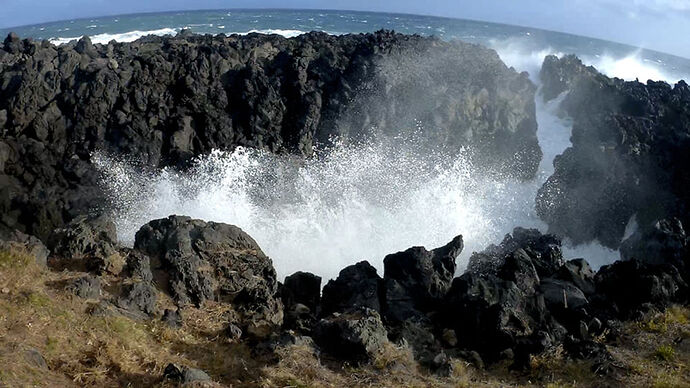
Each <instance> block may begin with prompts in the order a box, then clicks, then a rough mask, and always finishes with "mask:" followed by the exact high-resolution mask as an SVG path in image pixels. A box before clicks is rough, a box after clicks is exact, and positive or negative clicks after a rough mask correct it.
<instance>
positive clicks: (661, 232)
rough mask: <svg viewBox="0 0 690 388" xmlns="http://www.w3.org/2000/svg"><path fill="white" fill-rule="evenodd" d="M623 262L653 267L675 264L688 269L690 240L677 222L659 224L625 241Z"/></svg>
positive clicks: (644, 228) (678, 221) (648, 227)
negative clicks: (632, 261) (638, 262)
mask: <svg viewBox="0 0 690 388" xmlns="http://www.w3.org/2000/svg"><path fill="white" fill-rule="evenodd" d="M620 252H621V259H623V260H633V259H634V260H639V261H642V262H644V263H647V264H651V265H661V264H672V265H674V266H676V267H677V268H679V269H685V268H686V266H687V265H688V264H690V262H689V260H690V240H689V239H688V236H686V234H685V230H684V229H683V224H682V223H681V222H680V220H678V219H677V218H674V219H669V220H659V221H656V222H654V223H653V224H652V225H651V226H647V227H643V228H640V229H639V230H637V231H636V232H635V233H633V235H632V236H630V237H629V238H628V239H626V240H625V241H623V243H622V244H621V247H620Z"/></svg>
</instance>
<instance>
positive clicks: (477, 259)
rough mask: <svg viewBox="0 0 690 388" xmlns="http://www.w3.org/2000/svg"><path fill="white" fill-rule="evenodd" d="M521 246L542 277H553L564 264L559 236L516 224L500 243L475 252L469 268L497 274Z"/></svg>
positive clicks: (479, 271) (472, 270)
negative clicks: (507, 259)
mask: <svg viewBox="0 0 690 388" xmlns="http://www.w3.org/2000/svg"><path fill="white" fill-rule="evenodd" d="M519 249H522V250H523V252H524V254H526V255H527V256H528V257H529V258H530V260H531V261H532V265H534V268H535V270H536V271H537V274H538V275H539V276H543V277H549V276H552V275H553V274H554V273H555V272H556V271H557V270H558V269H559V268H560V267H561V265H562V264H563V254H562V252H561V241H560V239H559V238H557V237H556V236H554V235H551V234H542V233H540V232H539V231H538V230H536V229H525V228H520V227H517V228H515V229H513V233H512V234H508V235H506V236H505V238H504V239H503V241H502V242H501V244H499V245H498V246H496V245H490V246H488V247H487V248H486V249H484V250H483V251H482V252H479V253H473V254H472V256H471V257H470V261H469V263H468V265H467V270H468V271H470V272H475V273H480V274H481V273H495V272H496V270H497V269H498V268H500V267H501V266H503V264H504V263H505V260H506V258H507V257H508V256H509V255H511V254H513V253H514V252H516V251H517V250H519ZM521 254H522V253H520V255H521Z"/></svg>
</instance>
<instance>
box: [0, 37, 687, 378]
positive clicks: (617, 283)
mask: <svg viewBox="0 0 690 388" xmlns="http://www.w3.org/2000/svg"><path fill="white" fill-rule="evenodd" d="M420 74H421V75H422V76H420V77H416V78H414V77H413V78H410V77H411V75H420ZM541 78H542V80H543V97H544V98H545V99H552V98H555V97H556V96H558V95H560V94H561V93H564V92H567V93H568V95H567V96H566V97H565V98H564V100H563V102H562V104H561V109H562V110H563V112H564V113H565V114H568V115H569V116H571V117H572V118H573V120H574V127H573V136H572V143H573V145H572V147H571V148H569V149H568V150H566V151H565V153H564V154H563V155H561V156H559V157H557V158H556V160H555V161H554V165H555V173H554V175H553V176H552V177H550V178H549V180H548V181H547V182H546V184H545V185H544V187H543V188H542V189H541V190H540V192H539V195H538V197H537V199H536V205H537V211H538V213H539V215H540V216H541V217H542V219H544V220H545V221H546V222H547V223H548V225H549V228H550V232H551V233H552V234H542V233H541V232H539V231H537V230H532V229H524V228H519V227H518V228H515V229H514V230H513V232H512V234H509V235H507V236H506V237H505V239H504V240H503V241H501V242H500V243H499V242H497V243H498V245H491V246H489V247H487V248H486V249H485V250H483V251H481V252H474V253H473V254H472V256H471V259H470V262H469V264H468V266H467V269H466V270H465V271H464V272H463V273H461V274H458V273H457V264H456V258H457V256H458V255H459V254H460V253H461V252H462V250H463V248H464V244H463V238H462V236H461V235H459V236H457V237H455V238H450V237H451V236H449V240H450V241H449V243H448V244H447V245H445V246H442V247H438V248H435V249H432V250H427V249H426V248H423V247H411V248H409V249H407V250H405V251H402V252H397V253H391V254H390V255H388V256H386V257H385V258H383V267H384V271H383V274H379V273H377V271H376V269H375V268H374V267H373V266H372V265H371V263H368V262H366V261H363V262H360V263H357V264H354V265H351V266H348V267H346V268H343V269H342V271H341V272H340V274H339V276H338V277H337V278H335V279H332V280H329V281H328V282H327V283H326V284H322V279H321V278H320V277H318V276H317V275H314V274H310V273H305V272H296V273H294V274H292V275H290V276H288V277H287V278H285V279H284V281H283V282H280V281H279V279H278V278H277V275H276V271H275V269H274V267H273V264H272V261H271V259H270V258H269V257H267V256H266V255H265V254H264V253H263V251H262V250H261V247H260V246H259V245H258V244H257V243H256V241H254V239H253V238H252V237H251V236H249V235H248V234H247V233H245V232H244V231H242V229H240V227H238V226H234V225H227V224H222V223H215V222H207V221H203V220H194V219H191V218H189V217H185V216H170V217H168V218H163V219H158V220H152V221H150V222H149V223H147V224H146V225H143V226H142V227H141V229H140V230H139V232H137V234H136V239H135V243H134V246H133V248H127V247H123V246H122V245H121V244H120V243H119V242H118V238H117V231H116V228H115V224H114V223H113V221H112V220H111V219H109V217H108V216H107V214H108V213H107V212H106V211H105V210H107V209H104V204H103V203H102V200H103V193H101V189H100V187H99V175H98V172H97V170H96V169H95V167H94V166H93V164H92V163H91V160H90V158H91V152H93V151H95V150H105V151H108V152H116V153H122V154H127V155H134V156H136V157H138V158H140V159H141V160H142V163H143V165H144V166H148V168H157V167H162V166H176V167H178V168H184V167H185V164H186V163H187V161H189V159H190V158H191V157H193V156H196V155H202V154H204V153H207V152H210V151H211V150H212V149H215V148H221V149H232V148H234V147H237V146H249V147H257V148H262V149H267V150H270V151H272V152H294V153H298V154H301V155H303V156H308V155H310V154H311V153H312V152H313V147H314V146H315V145H316V144H327V143H328V141H329V137H330V136H333V135H337V136H341V137H344V138H345V139H348V141H357V139H358V138H361V137H363V136H387V135H390V134H391V132H390V131H393V130H394V129H395V128H407V126H408V124H409V121H410V120H412V119H413V118H416V119H419V118H420V117H422V118H421V119H420V120H422V121H423V122H424V123H425V125H424V130H425V132H424V134H425V135H428V137H429V139H430V141H434V142H439V141H440V142H442V143H443V144H445V145H447V146H448V147H459V146H467V147H469V148H472V149H473V150H474V151H475V153H474V154H473V161H474V162H475V163H478V164H482V163H484V164H486V165H487V166H488V167H487V168H488V169H489V170H491V171H492V172H495V173H498V174H504V175H506V174H507V175H510V176H512V177H517V178H519V179H530V178H532V177H534V175H535V173H536V168H537V166H538V164H539V162H540V160H541V155H542V152H541V150H540V149H539V145H538V143H537V138H536V119H535V105H534V98H535V90H536V89H535V87H534V85H532V83H531V82H530V81H529V80H528V78H527V75H526V74H518V73H517V72H515V71H514V70H513V69H510V68H508V67H506V66H505V65H504V64H503V63H502V62H501V61H500V59H499V58H498V55H497V54H496V53H495V52H493V51H491V50H488V49H485V48H482V47H479V46H474V45H469V44H464V43H460V42H455V43H447V42H442V41H440V40H437V39H434V38H423V37H419V36H405V35H400V34H395V33H392V32H386V31H380V32H377V33H374V34H360V35H345V36H340V37H334V36H329V35H326V34H320V33H310V34H305V35H302V36H300V37H298V38H293V39H284V38H281V37H278V36H264V35H258V34H253V35H249V36H246V37H239V36H229V37H226V36H223V35H220V36H215V37H212V36H196V35H190V34H189V33H187V32H183V33H181V34H180V35H178V36H176V37H165V38H161V37H147V38H143V39H140V40H138V41H136V42H133V43H126V44H120V43H110V44H108V45H92V44H91V43H90V42H89V40H88V38H84V39H81V40H80V41H78V42H75V43H72V44H69V45H65V46H60V47H55V46H53V45H51V44H49V43H47V42H33V41H31V40H20V39H19V38H18V37H16V36H14V35H10V36H8V38H7V39H6V40H5V42H4V46H3V47H2V49H1V50H0V128H1V130H2V134H3V137H2V139H0V182H2V187H0V217H1V218H0V241H1V242H0V251H2V252H14V251H21V252H23V254H25V255H28V256H30V257H31V258H32V260H33V261H34V262H35V263H34V264H35V265H37V266H39V267H41V268H46V269H49V270H50V271H65V272H67V273H79V274H81V275H80V276H78V277H74V278H70V279H69V280H68V281H66V282H65V284H60V289H62V290H64V291H66V292H69V293H70V294H72V295H74V296H75V297H77V298H82V299H86V300H89V306H88V309H87V311H85V313H86V314H88V315H90V316H96V317H125V318H126V319H129V320H133V321H136V322H149V321H157V322H163V323H164V324H165V325H166V326H167V327H168V328H169V329H171V330H179V329H180V328H181V327H183V326H185V325H187V324H188V323H187V322H188V320H187V317H185V316H184V314H185V312H184V311H187V310H185V309H201V308H203V307H204V306H207V305H210V304H213V305H220V306H223V309H222V314H221V315H222V317H221V316H218V317H216V319H218V320H219V321H222V322H224V327H223V328H222V329H221V330H220V333H217V334H216V337H214V338H215V339H214V341H215V342H217V343H226V342H227V343H234V344H237V343H239V344H244V345H246V346H247V347H248V348H250V349H251V353H252V354H253V355H254V356H257V357H259V356H261V357H269V358H270V357H272V356H274V355H278V354H280V352H281V349H285V348H286V347H289V346H299V347H301V348H304V349H308V352H309V353H310V354H313V355H316V357H318V358H321V359H323V360H327V361H328V362H333V363H336V364H338V365H341V366H342V365H353V366H357V365H369V364H372V363H375V362H377V360H378V359H379V357H380V356H381V355H382V354H384V353H385V352H386V349H390V348H391V347H396V346H402V345H403V344H404V346H406V347H409V349H411V352H412V356H413V358H414V360H415V362H416V363H418V365H420V366H421V367H422V368H423V369H424V370H425V371H427V372H428V373H431V374H433V375H435V376H441V377H448V376H451V375H452V374H453V373H454V368H455V366H454V365H456V364H455V363H454V360H465V361H466V362H467V363H470V364H472V365H474V367H476V368H479V369H481V368H484V367H486V366H488V365H494V364H498V363H507V364H508V365H509V366H510V368H511V369H514V370H519V371H524V370H527V369H529V368H531V366H532V360H533V358H534V357H535V356H537V355H540V354H547V353H548V352H549V351H551V350H552V349H555V348H559V349H563V351H564V354H565V355H566V357H568V358H570V359H577V360H582V359H584V360H588V362H590V363H591V369H592V373H594V374H596V375H601V376H604V375H611V374H615V373H617V368H619V366H618V365H617V364H616V362H615V360H614V357H613V356H612V355H611V353H610V350H609V346H614V345H612V344H615V342H616V341H617V340H618V339H619V338H620V336H621V327H622V326H623V325H624V322H626V321H630V320H635V319H640V317H643V316H645V315H647V314H649V313H650V311H663V310H664V309H665V308H667V307H669V306H671V305H674V304H679V305H684V306H687V305H688V302H689V298H690V287H689V286H688V285H689V284H690V262H689V260H690V237H688V236H687V235H686V233H685V231H684V229H683V225H684V224H685V225H687V224H688V223H689V222H690V219H689V218H688V212H687V209H688V208H687V204H688V199H689V198H688V193H687V188H688V187H690V185H687V184H686V183H687V182H688V177H689V176H690V174H689V173H688V172H687V171H686V169H685V166H687V165H688V163H686V162H687V159H686V158H687V153H686V152H685V151H686V150H687V149H688V146H687V145H688V143H687V142H688V141H690V140H689V139H690V135H689V134H690V131H689V129H690V126H689V124H688V123H690V120H688V119H689V117H688V114H689V113H690V90H689V89H688V87H687V84H685V83H684V82H680V83H678V84H677V85H676V86H675V87H673V88H671V87H670V86H669V85H667V84H665V83H656V82H649V83H647V84H646V85H645V84H641V83H638V82H623V81H621V80H617V79H609V78H608V77H605V76H603V75H601V74H599V73H598V72H597V71H596V70H595V69H593V68H587V67H585V66H584V65H582V63H581V62H580V61H579V60H578V59H577V58H575V57H572V56H568V57H564V58H561V59H558V58H555V57H548V58H547V59H546V61H545V64H544V67H543V69H542V74H541ZM413 98H414V99H419V100H421V101H425V102H428V103H430V104H431V105H427V104H421V105H420V104H417V103H411V102H410V100H411V99H413ZM432 105H433V106H432ZM409 107H412V108H414V109H411V110H410V109H408V108H409ZM401 109H403V111H401ZM144 166H143V168H145V167H144ZM632 216H636V217H637V220H638V222H639V225H640V226H639V228H637V230H635V231H634V232H633V233H631V234H630V235H629V236H624V231H625V229H626V225H627V224H628V222H629V220H630V219H631V217H632ZM458 232H459V233H462V231H458ZM564 237H565V238H569V239H571V240H573V241H575V242H587V241H592V240H595V239H598V240H599V241H601V242H602V243H604V244H606V245H608V246H611V247H616V248H617V247H619V246H620V251H621V259H622V260H621V261H618V262H616V263H614V264H611V265H607V266H604V267H602V268H601V269H599V270H598V271H594V270H592V268H591V267H590V265H589V264H588V262H587V260H586V259H587V258H566V257H564V255H563V251H562V249H561V244H562V238H564ZM624 237H625V238H624ZM324 259H327V258H324ZM296 269H297V268H296ZM456 275H459V276H456ZM1 285H2V284H0V286H1ZM322 286H323V288H322ZM3 293H4V291H3ZM8 293H9V294H10V296H0V298H11V297H12V295H11V293H12V290H9V291H8ZM681 341H683V339H681ZM39 356H40V354H39ZM44 363H45V361H44ZM163 376H164V377H165V378H166V379H169V380H171V381H179V382H182V383H188V382H195V381H206V380H211V379H212V376H209V374H207V373H206V372H205V371H202V370H198V369H194V368H191V367H188V366H184V365H177V364H174V363H171V364H170V365H168V366H167V367H166V368H165V370H164V373H163Z"/></svg>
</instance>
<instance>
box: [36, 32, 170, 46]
mask: <svg viewBox="0 0 690 388" xmlns="http://www.w3.org/2000/svg"><path fill="white" fill-rule="evenodd" d="M175 34H177V30H175V29H173V28H161V29H158V30H150V31H129V32H124V33H121V34H97V35H93V36H90V38H91V41H92V42H93V43H100V44H107V43H108V42H110V41H111V40H114V41H117V42H132V41H135V40H137V39H139V38H141V37H143V36H147V35H158V36H163V35H175ZM79 39H80V37H69V38H60V37H58V38H50V39H49V40H50V42H51V43H53V44H56V45H61V44H65V43H69V42H71V41H73V40H79Z"/></svg>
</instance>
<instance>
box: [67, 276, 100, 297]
mask: <svg viewBox="0 0 690 388" xmlns="http://www.w3.org/2000/svg"><path fill="white" fill-rule="evenodd" d="M67 289H68V291H70V292H72V293H73V294H74V295H76V296H78V297H80V298H84V299H99V298H100V297H101V279H100V278H99V277H97V276H93V275H87V276H84V277H81V278H78V279H76V280H75V281H74V282H72V284H70V285H68V286H67Z"/></svg>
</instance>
